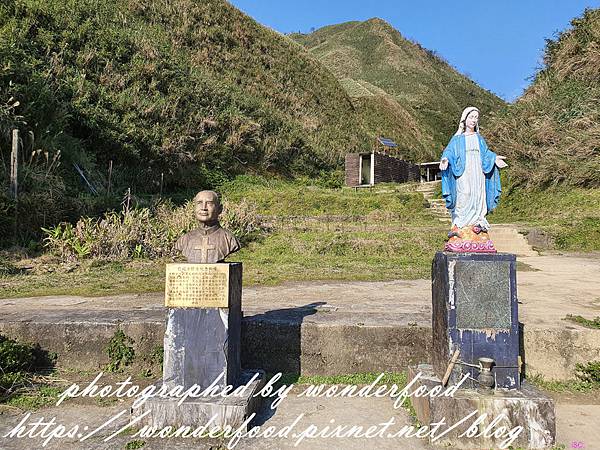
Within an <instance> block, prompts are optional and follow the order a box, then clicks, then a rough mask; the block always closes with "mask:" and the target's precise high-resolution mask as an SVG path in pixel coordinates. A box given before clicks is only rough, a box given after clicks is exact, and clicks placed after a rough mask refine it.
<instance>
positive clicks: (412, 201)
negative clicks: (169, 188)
mask: <svg viewBox="0 0 600 450" xmlns="http://www.w3.org/2000/svg"><path fill="white" fill-rule="evenodd" d="M413 189H414V186H410V185H383V186H382V187H380V188H378V189H377V190H375V189H373V190H358V191H355V190H353V189H343V190H340V189H336V190H333V189H327V188H322V187H317V186H306V185H302V184H299V183H297V182H296V183H290V182H283V181H277V180H273V179H265V178H262V177H238V178H236V180H234V181H232V182H229V183H226V184H225V185H223V186H222V188H221V192H222V193H223V195H224V197H225V198H226V199H227V200H228V201H231V202H238V201H240V200H242V199H245V200H246V201H248V202H251V203H254V204H256V206H257V208H258V212H259V213H260V214H261V215H262V216H263V220H264V221H265V222H267V223H269V224H270V226H271V229H272V230H271V232H270V233H268V234H265V235H264V236H262V237H261V238H259V239H258V240H255V241H253V242H251V243H250V244H249V245H247V246H246V247H244V248H243V249H242V250H241V251H240V252H239V253H237V254H236V255H234V256H233V257H232V258H231V259H232V260H235V261H242V262H243V263H244V283H245V284H246V285H274V284H279V283H283V282H286V281H308V280H364V281H367V280H373V281H374V280H394V279H415V278H426V277H428V276H429V272H430V270H431V267H430V266H431V255H433V254H434V253H435V251H436V250H438V249H440V248H442V246H443V242H444V237H445V234H446V231H447V224H445V223H441V222H439V221H438V220H437V219H435V218H434V217H433V216H432V215H431V214H430V212H429V210H428V208H427V207H426V202H425V201H424V199H423V196H422V194H421V193H418V192H414V190H413ZM7 256H8V257H12V258H13V261H12V263H5V269H4V270H2V267H3V266H2V264H1V263H2V259H1V255H0V298H6V297H27V296H37V295H60V294H71V295H109V294H118V293H121V292H152V291H160V290H161V289H163V288H164V264H165V262H166V261H163V260H154V261H150V260H144V259H133V260H129V261H125V260H124V261H113V262H108V261H104V262H103V261H101V260H89V259H88V260H83V261H81V262H80V263H79V264H73V262H71V263H66V264H65V263H64V262H61V261H60V260H58V259H57V258H51V257H50V256H49V255H44V256H41V257H39V258H37V259H33V260H31V259H22V260H21V261H14V255H13V256H10V255H7ZM20 268H21V269H20Z"/></svg>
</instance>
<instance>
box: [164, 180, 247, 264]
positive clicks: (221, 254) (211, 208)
mask: <svg viewBox="0 0 600 450" xmlns="http://www.w3.org/2000/svg"><path fill="white" fill-rule="evenodd" d="M222 211H223V206H222V205H221V199H220V198H219V194H217V193H216V192H214V191H201V192H198V194H196V196H195V197H194V214H195V216H196V219H197V220H198V224H199V227H198V228H196V229H194V230H192V231H190V232H189V233H186V234H184V235H183V236H181V237H180V238H179V239H178V240H177V242H176V243H175V249H176V250H179V251H180V252H181V254H182V255H183V256H185V257H186V258H187V260H188V262H191V263H217V262H222V261H223V260H224V259H225V258H227V256H228V255H230V254H231V253H235V252H237V251H238V250H239V249H240V243H239V241H238V240H237V238H236V237H235V236H234V235H233V233H231V231H228V230H225V229H223V228H221V225H220V224H219V215H220V214H221V212H222Z"/></svg>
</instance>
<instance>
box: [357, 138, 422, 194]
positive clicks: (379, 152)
mask: <svg viewBox="0 0 600 450" xmlns="http://www.w3.org/2000/svg"><path fill="white" fill-rule="evenodd" d="M397 147H398V145H397V144H396V143H395V142H394V141H392V140H391V139H387V138H384V137H378V138H377V139H376V141H375V145H374V146H373V149H372V150H371V151H370V152H364V153H349V154H347V155H346V165H345V166H346V186H352V187H357V186H373V185H374V184H377V183H405V182H407V181H419V179H420V169H419V166H418V165H416V164H413V163H411V162H408V161H404V160H403V159H400V158H397V157H395V156H390V153H392V152H395V149H397Z"/></svg>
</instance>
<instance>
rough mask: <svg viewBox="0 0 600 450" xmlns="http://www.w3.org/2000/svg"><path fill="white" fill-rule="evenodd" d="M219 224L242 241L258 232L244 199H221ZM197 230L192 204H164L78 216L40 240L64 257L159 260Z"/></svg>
mask: <svg viewBox="0 0 600 450" xmlns="http://www.w3.org/2000/svg"><path fill="white" fill-rule="evenodd" d="M220 222H221V224H222V226H223V227H224V228H227V229H228V230H230V231H231V232H233V233H234V234H235V235H236V236H237V237H238V239H240V240H241V241H248V240H250V239H252V238H253V237H255V236H256V235H257V234H258V233H260V232H261V230H262V227H261V223H260V220H259V217H258V215H257V214H256V206H255V205H253V204H252V203H249V202H246V201H241V202H239V203H236V204H233V203H229V202H227V201H224V202H223V214H222V215H221V217H220ZM196 226H197V222H196V219H195V218H194V205H193V202H191V201H188V202H186V203H185V204H184V205H182V206H179V207H175V206H173V205H172V204H171V203H170V202H164V203H160V204H158V205H157V206H155V207H153V208H132V209H125V208H124V209H123V210H121V211H119V212H116V211H110V212H107V213H105V214H104V215H103V216H102V217H100V218H93V217H82V218H81V219H80V220H79V221H77V223H76V224H75V226H73V225H72V224H70V223H60V224H59V225H57V226H55V227H53V228H49V229H44V232H45V234H46V237H45V239H44V241H45V245H46V247H48V248H49V249H50V251H52V252H53V253H55V254H57V255H59V256H61V257H63V258H70V259H85V258H105V259H128V258H162V257H165V256H173V255H175V252H174V249H173V245H174V243H175V241H176V240H177V239H178V238H179V237H180V236H181V235H182V234H184V233H186V232H187V231H189V230H191V229H192V228H194V227H196Z"/></svg>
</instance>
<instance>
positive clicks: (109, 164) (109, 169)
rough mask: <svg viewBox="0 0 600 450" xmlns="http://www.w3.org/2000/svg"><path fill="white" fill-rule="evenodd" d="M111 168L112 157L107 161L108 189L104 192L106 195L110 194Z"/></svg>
mask: <svg viewBox="0 0 600 450" xmlns="http://www.w3.org/2000/svg"><path fill="white" fill-rule="evenodd" d="M112 169H113V162H112V159H111V160H110V161H109V163H108V189H106V191H107V192H106V193H107V194H108V195H110V191H111V188H112Z"/></svg>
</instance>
